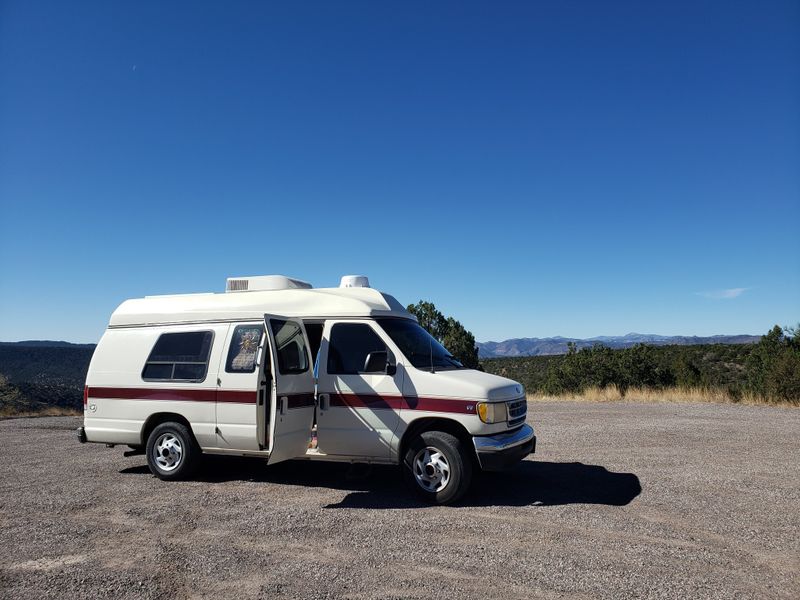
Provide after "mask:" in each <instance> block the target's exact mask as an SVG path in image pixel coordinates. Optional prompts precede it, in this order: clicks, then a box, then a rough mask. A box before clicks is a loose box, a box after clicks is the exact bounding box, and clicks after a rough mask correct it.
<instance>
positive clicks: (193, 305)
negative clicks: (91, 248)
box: [109, 288, 416, 327]
mask: <svg viewBox="0 0 800 600" xmlns="http://www.w3.org/2000/svg"><path fill="white" fill-rule="evenodd" d="M265 313H268V314H275V315H281V316H286V317H301V318H304V319H309V318H312V319H313V318H335V317H377V316H382V317H401V318H405V319H414V320H416V317H414V316H413V315H412V314H411V313H409V312H408V311H407V310H406V309H405V307H404V306H403V305H402V304H400V303H399V302H398V301H397V300H396V299H395V298H394V297H393V296H390V295H389V294H384V293H382V292H379V291H378V290H375V289H372V288H316V289H286V290H269V291H252V292H236V293H220V294H179V295H173V296H147V297H145V298H135V299H132V300H126V301H125V302H123V303H122V304H120V305H119V307H117V310H115V311H114V313H113V314H112V315H111V320H110V322H109V327H133V326H137V325H138V326H141V325H166V324H172V323H199V322H213V321H239V320H241V321H245V320H253V319H263V318H264V314H265Z"/></svg>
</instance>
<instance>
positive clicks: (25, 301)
mask: <svg viewBox="0 0 800 600" xmlns="http://www.w3.org/2000/svg"><path fill="white" fill-rule="evenodd" d="M799 7H800V3H798V2H796V1H787V2H780V1H765V2H749V3H744V2H730V1H722V2H702V1H700V2H698V1H691V2H675V1H668V2H638V1H637V2H616V1H612V2H595V1H591V0H587V1H585V2H563V1H560V0H554V1H550V2H534V1H530V2H518V3H515V2H484V3H476V4H472V3H464V2H454V3H448V2H371V1H365V2H320V3H311V2H282V3H267V2H210V3H202V2H106V1H101V2H96V3H87V2H53V3H45V2H37V1H28V0H20V1H12V0H4V1H1V2H0V203H1V204H2V206H1V207H0V209H1V210H0V271H1V272H0V340H18V339H65V340H69V341H75V342H94V341H96V340H97V339H98V338H99V337H100V335H101V333H102V331H103V328H104V327H105V325H106V323H107V321H108V317H109V315H110V313H111V312H112V311H113V310H114V308H115V307H116V306H117V304H119V303H120V302H121V301H122V300H124V299H126V298H129V297H136V296H142V295H146V294H160V293H183V292H195V291H221V290H222V289H224V283H225V278H226V277H227V276H234V275H254V274H269V273H281V274H286V275H290V276H294V277H299V278H301V279H306V280H308V281H310V282H312V283H313V284H314V285H315V286H330V285H337V284H338V281H339V277H340V276H341V275H343V274H350V273H358V274H360V273H363V274H366V275H368V276H369V277H370V279H371V281H372V283H373V285H374V286H375V287H378V288H380V289H382V290H384V291H387V292H389V293H392V294H393V295H395V296H396V297H397V298H398V299H399V300H400V301H401V302H403V303H409V302H414V301H417V300H419V299H427V300H431V301H433V302H435V303H436V305H437V306H438V307H439V308H440V309H441V310H443V311H444V312H445V313H446V314H449V315H453V316H455V317H456V318H458V319H460V320H461V321H462V322H463V323H464V324H465V325H466V326H467V327H468V328H469V329H471V330H472V331H473V332H474V333H475V334H476V337H477V339H478V340H480V341H487V340H490V339H492V340H501V339H505V338H509V337H545V336H552V335H564V336H576V337H590V336H596V335H616V334H625V333H627V332H630V331H637V332H642V333H660V334H689V335H691V334H696V335H706V334H715V333H764V332H765V331H766V330H767V329H768V328H769V327H770V326H771V325H773V324H775V323H779V324H782V325H789V324H793V323H797V322H798V321H800V228H798V225H800V8H799Z"/></svg>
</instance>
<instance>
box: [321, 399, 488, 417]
mask: <svg viewBox="0 0 800 600" xmlns="http://www.w3.org/2000/svg"><path fill="white" fill-rule="evenodd" d="M475 404H476V403H475V401H473V400H455V399H452V398H425V397H420V396H381V395H378V394H331V406H348V407H350V408H370V409H391V410H422V411H429V412H444V413H458V414H466V415H474V414H475Z"/></svg>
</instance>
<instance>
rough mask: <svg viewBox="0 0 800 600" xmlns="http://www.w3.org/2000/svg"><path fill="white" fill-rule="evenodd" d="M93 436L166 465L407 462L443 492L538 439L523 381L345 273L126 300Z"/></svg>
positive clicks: (103, 364)
mask: <svg viewBox="0 0 800 600" xmlns="http://www.w3.org/2000/svg"><path fill="white" fill-rule="evenodd" d="M83 406H84V422H83V426H82V427H80V428H79V429H78V437H79V440H80V441H81V442H96V443H103V444H107V445H109V446H113V445H115V444H126V445H128V446H130V451H129V452H126V453H125V454H126V455H132V454H145V455H146V457H147V464H148V466H149V468H150V470H151V471H152V472H153V474H154V475H155V476H157V477H159V478H160V479H163V480H175V479H184V478H187V477H189V476H190V475H191V473H192V471H193V470H194V468H195V467H196V466H197V463H198V459H199V458H200V455H201V454H230V455H237V456H257V457H263V458H265V459H266V462H267V463H268V464H270V465H271V464H274V463H278V462H281V461H285V460H292V459H307V460H321V461H337V462H350V463H373V464H389V465H401V467H402V471H403V473H404V476H405V478H406V479H407V481H408V482H409V484H410V485H411V486H412V487H413V488H414V489H415V490H416V491H417V492H418V493H419V494H420V495H421V496H422V497H423V498H424V499H426V500H427V501H429V502H432V503H437V504H446V503H450V502H454V501H456V500H458V499H459V498H460V497H461V496H462V495H463V494H464V493H465V492H466V490H467V488H468V487H469V485H470V481H471V477H472V473H473V470H474V469H476V468H477V469H482V470H492V471H493V470H502V469H505V468H507V467H510V466H512V465H514V464H516V463H517V462H519V461H520V460H522V459H523V458H524V457H525V456H527V455H528V454H530V453H532V452H534V450H535V447H536V437H535V435H534V431H533V428H531V427H530V426H529V425H528V424H526V422H525V420H526V413H527V404H526V400H525V391H524V389H523V387H522V385H520V384H519V383H517V382H515V381H512V380H510V379H505V378H503V377H498V376H496V375H490V374H488V373H484V372H482V371H478V370H474V369H467V368H465V367H463V366H462V365H461V363H459V362H458V360H456V359H455V358H454V357H453V356H452V355H451V354H450V353H449V352H448V351H447V350H446V349H445V348H444V347H443V346H442V345H441V344H440V343H439V342H438V341H437V340H436V339H435V338H433V337H432V336H431V335H430V334H429V333H428V332H427V331H426V330H425V329H424V328H422V327H421V326H420V325H419V323H418V322H417V319H416V317H414V315H412V314H411V313H409V312H408V311H407V310H406V309H405V308H404V307H403V306H402V305H401V304H400V303H399V302H398V301H397V300H395V299H394V298H393V297H392V296H390V295H388V294H384V293H382V292H379V291H377V290H375V289H372V288H370V287H369V282H368V280H367V278H366V277H363V276H345V277H343V278H342V283H341V286H340V287H338V288H312V287H311V285H310V284H308V283H306V282H304V281H300V280H297V279H292V278H289V277H285V276H281V275H268V276H257V277H238V278H229V279H228V280H227V285H226V291H225V292H224V293H208V294H182V295H172V296H148V297H145V298H138V299H133V300H127V301H125V302H123V303H122V304H121V305H120V306H119V307H118V308H117V309H116V310H115V311H114V313H113V314H112V315H111V319H110V322H109V325H108V328H107V329H106V331H105V333H104V334H103V336H102V338H101V339H100V342H99V343H98V345H97V348H96V349H95V352H94V355H93V356H92V360H91V363H90V365H89V371H88V374H87V377H86V386H85V388H84V396H83Z"/></svg>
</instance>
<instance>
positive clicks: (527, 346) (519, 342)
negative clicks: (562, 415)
mask: <svg viewBox="0 0 800 600" xmlns="http://www.w3.org/2000/svg"><path fill="white" fill-rule="evenodd" d="M760 339H761V336H759V335H713V336H708V337H698V336H685V335H672V336H669V335H654V334H643V333H629V334H627V335H621V336H599V337H594V338H588V339H579V338H565V337H560V336H557V337H550V338H514V339H510V340H505V341H504V342H478V356H480V358H499V357H506V356H552V355H556V354H566V353H567V344H569V343H570V342H574V343H575V344H576V345H577V347H578V348H588V347H591V346H594V345H595V344H603V345H604V346H608V347H609V348H630V347H632V346H635V345H636V344H650V345H653V346H697V345H701V344H755V343H757V342H758V341H759V340H760Z"/></svg>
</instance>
